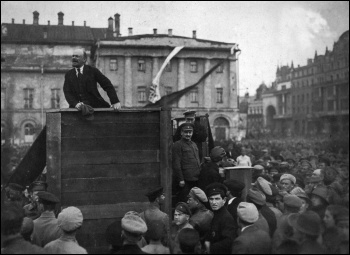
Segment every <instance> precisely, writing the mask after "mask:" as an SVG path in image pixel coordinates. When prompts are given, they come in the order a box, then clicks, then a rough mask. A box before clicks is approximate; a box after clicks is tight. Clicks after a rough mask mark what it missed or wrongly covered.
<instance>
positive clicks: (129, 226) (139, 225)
mask: <svg viewBox="0 0 350 255" xmlns="http://www.w3.org/2000/svg"><path fill="white" fill-rule="evenodd" d="M121 226H122V229H124V230H125V231H128V232H129V233H132V234H135V235H142V234H144V233H146V232H147V225H146V223H145V222H144V220H143V219H142V218H141V217H140V216H139V215H138V213H137V212H134V211H130V212H127V213H126V214H125V215H124V217H123V218H122V225H121Z"/></svg>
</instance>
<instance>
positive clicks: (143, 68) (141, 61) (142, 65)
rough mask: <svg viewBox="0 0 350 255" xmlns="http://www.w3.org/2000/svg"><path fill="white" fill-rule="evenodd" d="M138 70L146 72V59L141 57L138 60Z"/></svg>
mask: <svg viewBox="0 0 350 255" xmlns="http://www.w3.org/2000/svg"><path fill="white" fill-rule="evenodd" d="M138 70H139V71H140V72H145V71H146V63H145V60H144V59H139V61H138Z"/></svg>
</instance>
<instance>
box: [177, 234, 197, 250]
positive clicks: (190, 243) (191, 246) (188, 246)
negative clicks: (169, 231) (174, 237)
mask: <svg viewBox="0 0 350 255" xmlns="http://www.w3.org/2000/svg"><path fill="white" fill-rule="evenodd" d="M178 238H179V244H180V249H181V251H182V252H183V253H194V252H195V248H196V246H197V245H198V243H199V234H198V232H197V230H195V229H192V228H184V229H182V230H181V231H180V233H179V236H178Z"/></svg>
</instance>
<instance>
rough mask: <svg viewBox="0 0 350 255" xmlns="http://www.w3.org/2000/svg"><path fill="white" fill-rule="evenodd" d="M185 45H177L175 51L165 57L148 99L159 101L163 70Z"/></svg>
mask: <svg viewBox="0 0 350 255" xmlns="http://www.w3.org/2000/svg"><path fill="white" fill-rule="evenodd" d="M183 47H185V46H178V47H175V49H173V51H172V52H171V53H170V54H169V56H168V57H167V58H166V59H165V61H164V63H163V65H162V67H161V68H160V70H159V72H158V73H157V75H156V77H154V79H153V81H152V85H151V88H150V94H149V98H148V101H150V102H152V103H153V104H154V103H155V102H157V101H158V100H159V99H160V98H161V96H160V92H159V80H160V76H161V75H162V73H163V70H164V69H165V67H166V65H167V64H168V63H169V61H170V60H171V59H172V58H173V57H174V56H175V55H176V54H177V53H178V52H179V51H180V50H182V48H183Z"/></svg>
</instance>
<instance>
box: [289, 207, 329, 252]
mask: <svg viewBox="0 0 350 255" xmlns="http://www.w3.org/2000/svg"><path fill="white" fill-rule="evenodd" d="M288 222H289V223H290V224H291V225H292V226H293V228H294V235H293V238H294V239H295V240H297V241H298V242H299V244H300V251H299V254H324V252H325V251H324V249H323V247H322V246H321V245H320V244H319V243H318V242H317V238H318V237H319V236H320V234H321V225H322V222H321V218H320V217H319V216H318V215H317V213H315V212H312V211H306V212H304V213H302V214H300V215H299V214H292V215H290V216H289V218H288Z"/></svg>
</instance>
